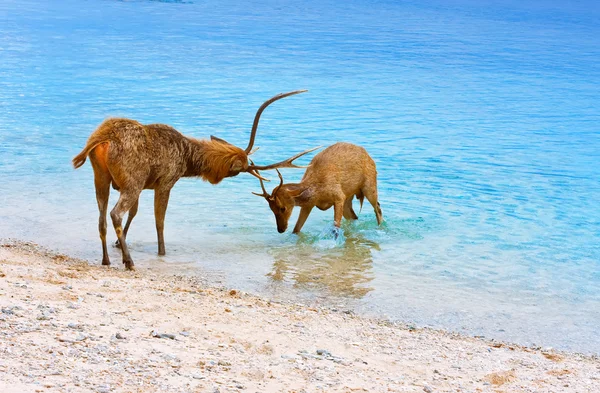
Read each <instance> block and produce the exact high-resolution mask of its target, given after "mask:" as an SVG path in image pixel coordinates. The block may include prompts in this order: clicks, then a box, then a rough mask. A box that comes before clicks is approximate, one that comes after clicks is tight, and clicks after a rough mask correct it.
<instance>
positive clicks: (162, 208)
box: [154, 188, 171, 255]
mask: <svg viewBox="0 0 600 393" xmlns="http://www.w3.org/2000/svg"><path fill="white" fill-rule="evenodd" d="M170 194H171V189H170V188H169V189H167V190H154V218H155V219H156V234H157V236H158V255H165V238H164V235H163V231H164V229H165V215H166V213H167V205H168V204H169V195H170Z"/></svg>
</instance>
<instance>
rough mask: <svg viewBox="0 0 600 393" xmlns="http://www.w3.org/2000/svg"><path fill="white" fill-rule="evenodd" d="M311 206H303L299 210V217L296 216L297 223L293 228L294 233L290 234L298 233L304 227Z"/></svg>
mask: <svg viewBox="0 0 600 393" xmlns="http://www.w3.org/2000/svg"><path fill="white" fill-rule="evenodd" d="M312 208H313V206H303V207H302V208H301V209H300V215H299V216H298V221H297V222H296V226H295V227H294V231H293V232H292V233H298V232H300V230H301V229H302V227H303V226H304V223H305V222H306V219H307V218H308V216H309V215H310V212H311V210H312Z"/></svg>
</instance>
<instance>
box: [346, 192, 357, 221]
mask: <svg viewBox="0 0 600 393" xmlns="http://www.w3.org/2000/svg"><path fill="white" fill-rule="evenodd" d="M352 199H354V195H352V196H351V197H350V198H348V199H346V202H344V218H345V219H346V220H358V216H357V215H356V213H355V212H354V209H352Z"/></svg>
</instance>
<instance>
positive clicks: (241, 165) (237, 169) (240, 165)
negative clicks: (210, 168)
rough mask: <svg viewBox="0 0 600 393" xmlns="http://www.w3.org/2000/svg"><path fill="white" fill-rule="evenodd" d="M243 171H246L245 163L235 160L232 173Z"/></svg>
mask: <svg viewBox="0 0 600 393" xmlns="http://www.w3.org/2000/svg"><path fill="white" fill-rule="evenodd" d="M242 169H244V163H243V162H242V161H240V160H235V161H234V162H233V164H231V168H230V171H231V172H240V171H241V170H242Z"/></svg>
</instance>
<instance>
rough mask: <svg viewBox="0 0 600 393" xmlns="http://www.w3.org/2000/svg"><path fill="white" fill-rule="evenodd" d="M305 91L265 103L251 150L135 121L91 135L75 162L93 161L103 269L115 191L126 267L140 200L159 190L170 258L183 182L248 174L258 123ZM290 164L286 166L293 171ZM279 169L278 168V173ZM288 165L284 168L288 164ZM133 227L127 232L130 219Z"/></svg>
mask: <svg viewBox="0 0 600 393" xmlns="http://www.w3.org/2000/svg"><path fill="white" fill-rule="evenodd" d="M304 91H305V90H296V91H292V92H288V93H282V94H278V95H276V96H274V97H272V98H270V99H269V100H267V101H265V102H264V103H263V104H262V105H261V106H260V108H259V109H258V111H257V112H256V115H255V117H254V123H253V125H252V131H251V133H250V142H249V143H248V147H247V148H246V149H245V150H242V149H240V148H239V147H237V146H234V145H232V144H230V143H228V142H226V141H224V140H222V139H219V138H216V137H213V136H211V139H210V140H197V139H193V138H188V137H186V136H184V135H182V134H181V133H179V132H178V131H177V130H176V129H174V128H173V127H170V126H168V125H165V124H148V125H143V124H140V123H139V122H137V121H135V120H130V119H108V120H106V121H104V122H103V123H102V124H100V126H99V127H98V128H97V129H96V131H94V132H93V133H92V135H90V137H89V139H88V141H87V144H86V145H85V147H84V148H83V150H82V151H81V153H79V154H78V155H77V156H75V157H74V158H73V166H74V167H75V168H79V167H80V166H82V165H83V164H84V163H85V161H86V158H87V157H89V158H90V162H91V163H92V167H93V169H94V184H95V187H96V199H97V201H98V209H99V211H100V218H99V221H98V230H99V232H100V240H101V241H102V264H103V265H110V259H109V257H108V249H107V246H106V212H107V208H108V197H109V194H110V186H111V185H112V186H113V188H115V189H116V190H119V191H120V193H121V195H120V197H119V201H118V202H117V204H116V205H115V207H114V208H113V210H112V211H111V212H110V217H111V219H112V222H113V226H114V228H115V232H116V233H117V239H118V240H117V245H119V246H120V247H121V251H122V253H123V263H124V264H125V267H126V268H127V269H133V266H134V265H133V260H132V259H131V255H130V254H129V250H128V249H127V243H126V242H125V238H126V236H127V231H128V230H129V226H130V224H131V221H132V220H133V218H134V217H135V215H136V214H137V210H138V199H139V195H140V193H141V192H142V190H143V189H151V190H154V216H155V218H156V232H157V236H158V254H159V255H164V254H165V244H164V236H163V229H164V221H165V213H166V211H167V205H168V203H169V195H170V193H171V188H173V186H174V185H175V183H176V182H177V181H178V180H179V179H180V178H181V177H186V176H187V177H189V176H197V177H201V178H202V179H204V180H206V181H208V182H210V183H211V184H218V183H219V182H221V181H222V180H223V179H224V178H226V177H231V176H236V175H238V174H239V173H240V172H248V173H250V174H253V175H254V176H258V174H257V173H256V172H254V169H252V168H249V165H248V155H249V154H251V150H252V146H253V144H254V138H255V136H256V130H257V127H258V121H259V119H260V115H261V113H262V112H263V110H264V109H265V108H266V107H267V106H268V105H270V104H271V103H273V102H275V101H277V100H279V99H281V98H284V97H288V96H291V95H294V94H299V93H302V92H304ZM287 161H290V160H286V162H285V165H288V164H289V163H287ZM277 165H279V164H274V165H272V166H273V167H277ZM282 165H284V164H282ZM127 212H129V215H128V216H127V223H126V224H125V229H123V228H122V226H121V224H122V220H123V216H124V215H125V213H127Z"/></svg>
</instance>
